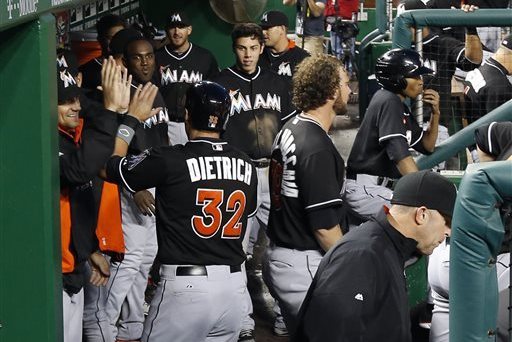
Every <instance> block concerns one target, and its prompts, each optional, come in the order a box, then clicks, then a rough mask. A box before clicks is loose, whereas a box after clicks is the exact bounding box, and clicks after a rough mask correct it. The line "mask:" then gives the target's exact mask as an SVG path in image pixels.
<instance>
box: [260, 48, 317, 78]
mask: <svg viewBox="0 0 512 342" xmlns="http://www.w3.org/2000/svg"><path fill="white" fill-rule="evenodd" d="M308 56H309V53H308V52H307V51H306V50H304V49H301V48H300V47H298V46H295V43H294V42H293V41H290V46H289V48H288V50H286V51H284V52H282V53H273V52H272V50H271V49H270V48H268V47H266V48H265V49H264V50H263V53H262V54H261V56H260V59H259V60H258V65H259V66H261V67H263V68H267V69H270V70H273V71H275V72H276V73H277V74H278V75H280V76H284V77H286V78H287V79H288V81H289V82H290V85H291V80H292V77H293V73H294V72H295V67H296V66H297V64H299V63H300V62H302V60H304V58H306V57H308Z"/></svg>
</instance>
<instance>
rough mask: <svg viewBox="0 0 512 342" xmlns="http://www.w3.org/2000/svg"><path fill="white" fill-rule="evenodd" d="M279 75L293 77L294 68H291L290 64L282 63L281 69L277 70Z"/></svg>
mask: <svg viewBox="0 0 512 342" xmlns="http://www.w3.org/2000/svg"><path fill="white" fill-rule="evenodd" d="M277 74H278V75H282V76H289V77H292V67H291V66H290V62H283V63H281V64H280V65H279V69H278V70H277Z"/></svg>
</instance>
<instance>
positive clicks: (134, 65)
mask: <svg viewBox="0 0 512 342" xmlns="http://www.w3.org/2000/svg"><path fill="white" fill-rule="evenodd" d="M124 63H125V65H126V67H127V68H128V72H130V73H131V74H132V75H133V82H132V83H133V86H132V97H133V96H134V95H135V94H136V93H137V88H136V87H137V86H139V85H141V84H144V83H147V82H149V81H150V80H151V77H152V76H153V72H154V68H155V58H154V52H153V46H152V45H151V43H150V42H149V41H148V40H146V39H145V38H143V37H135V38H134V40H132V41H131V42H128V43H127V45H126V47H125V54H124ZM153 108H156V109H159V110H158V111H156V113H155V114H154V115H153V116H152V117H150V118H148V119H147V120H145V121H144V123H142V124H140V125H137V127H136V128H135V136H134V137H133V139H132V140H131V143H130V145H129V152H130V153H132V154H140V153H142V152H143V151H145V150H147V149H148V148H152V147H158V146H168V145H169V138H168V135H167V123H168V120H169V119H168V113H167V109H166V108H165V103H164V101H163V98H162V96H161V95H160V93H159V92H158V91H157V93H156V97H155V100H154V103H153ZM153 194H154V189H149V191H147V190H144V191H139V192H137V193H135V194H132V193H131V192H128V191H122V193H121V214H122V225H123V234H124V241H125V248H126V252H125V256H124V260H123V261H121V262H118V261H115V260H111V270H110V272H111V274H112V277H111V278H110V279H109V283H108V284H107V291H108V293H107V302H106V307H105V313H106V318H107V320H108V322H109V324H110V332H109V333H108V334H111V335H112V336H113V338H117V339H119V340H127V341H130V340H138V339H140V337H141V336H142V329H143V324H144V312H143V303H144V292H145V289H146V286H147V280H148V274H149V270H150V268H151V265H152V263H153V260H154V258H155V256H156V253H157V241H156V223H155V217H154V216H152V215H147V214H148V213H151V212H154V197H153V196H154V195H153ZM107 341H108V339H107Z"/></svg>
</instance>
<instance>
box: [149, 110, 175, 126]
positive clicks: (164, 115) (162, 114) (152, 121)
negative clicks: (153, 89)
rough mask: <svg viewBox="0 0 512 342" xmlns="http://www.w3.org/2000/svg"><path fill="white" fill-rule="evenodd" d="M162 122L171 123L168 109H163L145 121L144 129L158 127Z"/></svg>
mask: <svg viewBox="0 0 512 342" xmlns="http://www.w3.org/2000/svg"><path fill="white" fill-rule="evenodd" d="M161 122H169V113H168V112H167V108H163V109H161V110H160V111H159V112H158V113H156V114H155V115H153V116H152V117H150V118H149V119H146V121H144V128H151V127H152V126H153V125H158V124H159V123H161Z"/></svg>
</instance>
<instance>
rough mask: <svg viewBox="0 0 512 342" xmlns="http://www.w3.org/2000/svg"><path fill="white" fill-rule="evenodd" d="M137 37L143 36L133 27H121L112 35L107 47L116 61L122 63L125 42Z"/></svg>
mask: <svg viewBox="0 0 512 342" xmlns="http://www.w3.org/2000/svg"><path fill="white" fill-rule="evenodd" d="M139 38H143V36H142V33H141V32H140V31H137V30H136V29H133V28H127V29H122V30H121V31H119V32H117V33H116V34H115V35H114V36H113V37H112V40H111V41H110V45H109V48H110V53H111V54H112V57H114V59H115V60H116V63H118V64H120V65H122V59H123V55H124V50H125V47H126V44H128V43H129V42H130V41H132V40H136V39H139Z"/></svg>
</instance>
